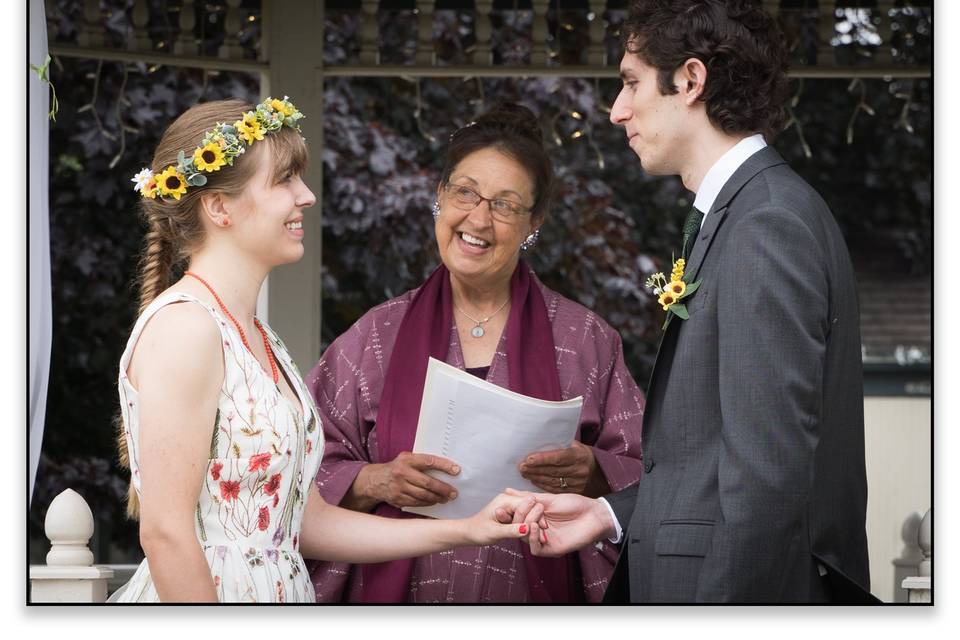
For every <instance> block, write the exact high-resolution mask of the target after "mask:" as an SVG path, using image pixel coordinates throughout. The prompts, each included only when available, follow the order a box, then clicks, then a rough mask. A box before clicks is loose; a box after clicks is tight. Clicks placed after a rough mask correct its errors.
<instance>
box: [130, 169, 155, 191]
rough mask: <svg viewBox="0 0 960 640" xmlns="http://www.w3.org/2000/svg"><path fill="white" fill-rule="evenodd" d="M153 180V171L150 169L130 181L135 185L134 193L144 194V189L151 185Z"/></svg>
mask: <svg viewBox="0 0 960 640" xmlns="http://www.w3.org/2000/svg"><path fill="white" fill-rule="evenodd" d="M151 180H153V171H151V170H150V169H141V170H140V173H138V174H137V175H135V176H133V178H131V179H130V182H133V183H135V184H134V185H133V190H134V191H139V192H141V193H143V188H144V187H146V186H147V185H148V184H150V181H151Z"/></svg>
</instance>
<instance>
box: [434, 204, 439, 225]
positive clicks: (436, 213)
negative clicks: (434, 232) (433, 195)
mask: <svg viewBox="0 0 960 640" xmlns="http://www.w3.org/2000/svg"><path fill="white" fill-rule="evenodd" d="M439 217H440V203H439V202H437V201H435V202H434V203H433V220H434V222H436V220H437V219H438V218H439Z"/></svg>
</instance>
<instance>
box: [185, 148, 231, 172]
mask: <svg viewBox="0 0 960 640" xmlns="http://www.w3.org/2000/svg"><path fill="white" fill-rule="evenodd" d="M193 164H194V166H196V168H197V169H199V170H200V171H207V172H210V171H220V167H222V166H223V165H225V164H227V158H226V156H225V155H224V154H223V149H222V148H221V147H220V145H219V144H218V143H216V142H208V143H207V144H205V145H204V146H202V147H198V148H197V150H196V151H194V152H193Z"/></svg>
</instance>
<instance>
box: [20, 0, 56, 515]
mask: <svg viewBox="0 0 960 640" xmlns="http://www.w3.org/2000/svg"><path fill="white" fill-rule="evenodd" d="M29 12H30V24H29V28H30V52H29V55H30V58H29V61H28V62H29V64H34V65H37V66H40V65H42V64H43V62H44V60H46V57H47V20H46V15H45V13H44V7H43V0H30V5H29ZM26 71H27V73H29V74H30V81H29V83H28V84H29V87H30V129H29V136H30V137H29V145H28V146H29V147H30V150H29V154H30V168H29V174H30V192H29V198H30V199H29V211H30V216H29V217H30V220H29V223H28V224H29V225H30V235H29V237H30V240H29V243H30V246H29V247H28V248H27V250H28V252H29V265H28V267H29V270H30V272H29V273H30V283H29V294H28V297H29V303H28V304H29V312H30V316H29V318H30V326H29V328H28V330H27V332H28V333H29V335H30V344H29V345H28V348H29V350H30V351H29V359H30V360H29V366H30V371H29V376H30V378H29V380H28V385H29V390H30V407H29V410H30V449H29V451H30V501H31V502H32V501H33V485H34V483H35V481H36V478H37V464H38V463H39V462H40V446H41V445H42V444H43V420H44V417H45V415H46V408H47V378H48V376H49V373H50V342H51V339H52V333H53V318H52V313H51V302H50V218H49V211H48V207H49V200H48V187H49V181H48V178H49V175H48V174H49V169H48V165H49V159H48V158H49V156H48V153H47V147H48V142H49V130H48V128H47V127H48V126H49V124H50V123H49V121H48V119H47V113H48V112H49V111H50V88H49V87H48V86H47V85H46V84H45V83H42V82H40V80H39V78H38V77H37V74H36V72H34V71H33V70H32V69H30V68H29V67H28V68H27V70H26ZM53 80H54V82H55V81H56V79H55V78H53Z"/></svg>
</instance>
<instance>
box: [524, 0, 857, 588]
mask: <svg viewBox="0 0 960 640" xmlns="http://www.w3.org/2000/svg"><path fill="white" fill-rule="evenodd" d="M621 33H623V36H624V42H625V46H626V52H625V54H624V56H623V60H622V62H621V63H620V75H621V77H622V80H623V88H622V90H621V91H620V94H619V96H618V97H617V100H616V102H615V103H614V105H613V109H612V112H611V114H610V119H611V121H612V122H613V123H614V124H617V125H620V126H622V127H623V128H624V132H625V134H626V136H627V144H628V145H629V146H630V148H631V149H632V150H633V151H634V153H636V154H637V156H638V157H639V158H640V163H641V165H642V166H643V169H644V171H646V172H647V173H648V174H655V175H678V176H680V177H681V179H682V180H683V183H684V185H685V186H686V187H687V188H688V189H690V190H691V191H693V192H695V193H696V199H695V200H694V203H693V204H694V209H693V211H691V212H690V215H689V216H688V218H687V221H686V223H685V224H684V237H683V238H677V254H676V255H677V256H678V257H679V255H680V250H681V249H680V248H681V246H682V245H684V244H685V250H684V255H685V257H686V258H687V260H686V263H687V264H686V272H687V278H686V281H687V282H688V283H692V282H694V281H697V280H699V281H700V285H699V288H698V289H697V290H696V291H695V292H694V293H693V294H692V295H690V296H689V297H688V298H685V299H684V300H683V302H684V303H686V307H687V309H688V312H689V317H688V318H687V319H681V318H680V317H672V318H671V321H670V323H669V324H668V326H667V328H666V330H665V332H664V335H663V338H662V343H661V346H660V350H659V353H658V355H657V360H656V363H655V365H654V370H653V375H652V378H651V380H650V384H649V387H648V393H647V412H646V415H645V416H644V421H643V469H644V472H645V473H644V475H643V476H642V477H641V479H640V482H639V483H638V484H636V485H634V486H633V487H631V488H629V489H626V490H623V491H621V492H618V493H614V494H612V495H609V496H607V497H606V500H603V499H600V500H592V499H589V498H585V497H583V496H578V495H569V494H560V495H551V494H543V495H541V494H538V496H537V497H538V500H539V502H541V503H542V504H544V505H545V507H546V520H547V524H548V529H547V530H546V533H547V535H548V538H547V542H546V543H545V544H541V543H540V542H539V540H537V539H534V538H535V537H534V536H531V547H532V550H533V552H534V553H535V554H538V555H560V554H563V553H566V552H568V551H570V550H572V549H575V548H579V547H582V546H584V545H586V544H588V543H590V542H594V541H596V540H598V539H602V538H607V537H609V538H610V539H611V540H614V541H618V542H621V544H622V552H621V558H620V562H619V564H618V566H617V570H616V572H615V573H614V576H613V578H612V580H611V584H610V586H609V588H608V590H607V595H606V601H608V602H627V601H631V602H865V601H871V600H872V596H870V595H869V585H870V580H869V571H868V564H867V541H866V533H865V529H864V521H865V512H866V503H867V486H866V477H865V471H864V444H863V386H862V373H861V355H860V331H859V312H858V308H857V290H856V283H855V281H854V274H853V270H852V268H851V264H850V259H849V256H848V254H847V250H846V247H845V245H844V240H843V237H842V236H841V234H840V230H839V229H838V227H837V224H836V223H835V222H834V218H833V215H832V214H831V213H830V210H829V209H828V208H827V205H826V204H825V203H824V201H823V200H822V199H821V198H820V196H819V195H818V194H817V193H816V192H815V191H814V190H813V189H812V188H811V187H810V186H809V185H808V184H807V183H806V182H804V181H803V180H802V179H801V178H800V177H799V176H798V175H797V174H796V173H794V172H793V171H792V170H791V169H790V167H789V166H787V164H786V162H785V161H784V160H783V158H781V157H780V155H779V154H778V153H777V152H776V151H775V150H774V149H773V148H772V147H769V146H767V145H766V142H765V139H764V136H763V135H762V134H764V133H766V134H768V135H769V134H770V133H772V132H775V131H778V130H779V129H780V128H781V127H782V122H783V120H782V117H783V116H782V114H783V103H784V99H785V90H786V77H785V73H784V68H785V64H784V58H785V52H784V49H783V44H782V42H783V41H782V37H781V35H780V34H779V32H778V30H777V29H776V26H775V24H774V22H773V20H772V19H771V18H770V17H769V16H768V15H767V14H765V13H764V12H763V11H762V10H760V9H759V8H758V7H757V6H756V3H754V2H750V1H747V0H743V1H739V0H729V1H721V0H672V1H667V0H634V1H633V3H632V5H631V8H630V12H629V15H628V17H627V19H626V21H625V23H624V25H623V27H622V31H621ZM688 286H689V284H688ZM516 515H519V516H522V514H516Z"/></svg>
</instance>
